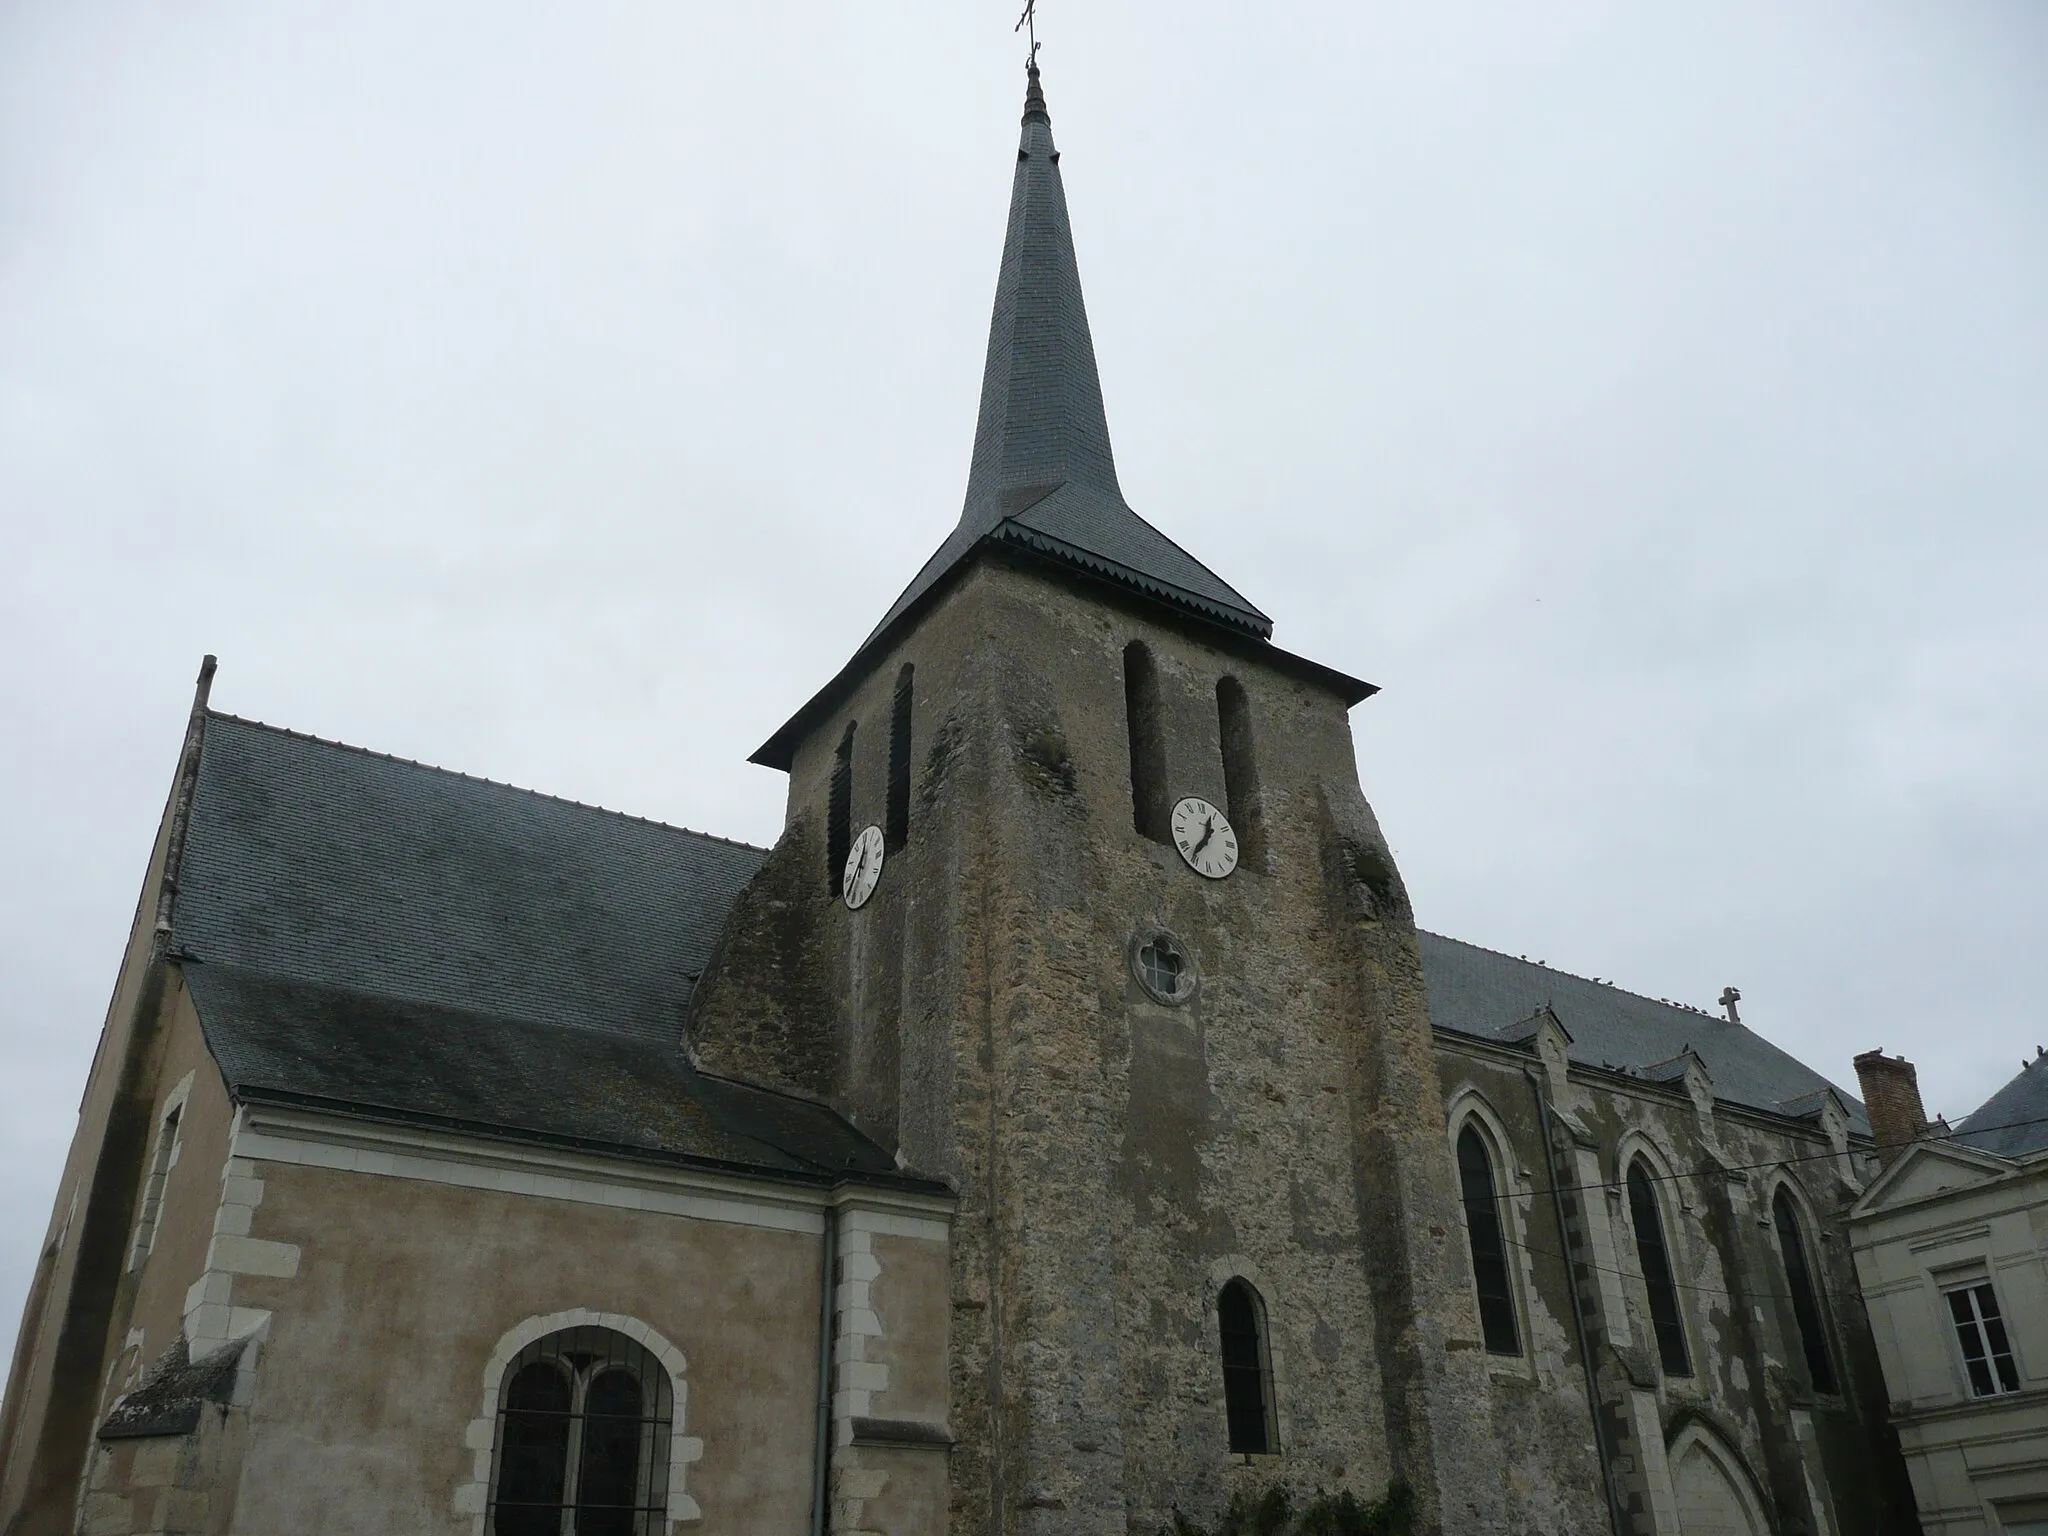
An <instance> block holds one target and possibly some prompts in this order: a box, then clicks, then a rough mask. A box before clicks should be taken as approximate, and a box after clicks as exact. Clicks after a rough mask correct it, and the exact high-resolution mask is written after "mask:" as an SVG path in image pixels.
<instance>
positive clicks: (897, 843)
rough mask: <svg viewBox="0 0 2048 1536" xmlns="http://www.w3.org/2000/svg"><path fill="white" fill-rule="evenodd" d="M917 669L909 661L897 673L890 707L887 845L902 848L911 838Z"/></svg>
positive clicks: (891, 849)
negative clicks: (912, 733) (912, 718)
mask: <svg viewBox="0 0 2048 1536" xmlns="http://www.w3.org/2000/svg"><path fill="white" fill-rule="evenodd" d="M916 679H917V671H916V669H915V668H914V667H912V666H911V665H910V663H909V662H907V661H906V662H905V663H904V664H903V667H902V670H900V671H899V672H898V673H897V674H896V688H895V693H894V696H893V697H892V698H891V700H890V708H889V807H888V813H887V815H886V816H885V817H884V819H883V826H882V836H883V847H884V848H886V849H887V850H888V851H889V852H890V853H896V852H898V851H900V850H901V849H902V848H903V847H904V846H905V845H906V844H907V843H909V841H910V711H911V704H912V700H913V698H914V697H915V693H914V690H915V685H916Z"/></svg>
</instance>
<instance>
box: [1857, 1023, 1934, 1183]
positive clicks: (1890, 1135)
mask: <svg viewBox="0 0 2048 1536" xmlns="http://www.w3.org/2000/svg"><path fill="white" fill-rule="evenodd" d="M1856 1081H1857V1082H1858V1083H1860V1084H1861V1085H1862V1087H1863V1105H1864V1108H1866V1109H1868V1110H1869V1111H1870V1130H1871V1134H1872V1135H1873V1136H1874V1137H1875V1138H1876V1140H1877V1160H1878V1161H1879V1162H1880V1163H1882V1164H1884V1166H1885V1167H1887V1168H1889V1167H1890V1166H1891V1165H1892V1159H1893V1158H1895V1157H1897V1156H1898V1155H1899V1152H1900V1150H1901V1149H1902V1148H1904V1147H1906V1146H1907V1145H1909V1144H1910V1143H1911V1142H1912V1141H1913V1140H1914V1138H1915V1137H1917V1136H1918V1135H1919V1134H1920V1132H1921V1130H1922V1128H1924V1127H1925V1126H1926V1124H1927V1111H1926V1110H1925V1109H1924V1108H1923V1107H1922V1106H1921V1103H1920V1074H1919V1073H1917V1072H1915V1071H1914V1070H1913V1063H1911V1062H1910V1061H1908V1060H1906V1058H1905V1057H1903V1056H1887V1055H1885V1053H1884V1047H1882V1046H1879V1047H1878V1048H1877V1049H1876V1050H1874V1051H1865V1052H1864V1053H1863V1054H1862V1055H1861V1056H1858V1057H1857V1058H1856Z"/></svg>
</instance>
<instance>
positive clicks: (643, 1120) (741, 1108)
mask: <svg viewBox="0 0 2048 1536" xmlns="http://www.w3.org/2000/svg"><path fill="white" fill-rule="evenodd" d="M765 856H766V855H765V853H764V852H763V850H761V849H759V848H752V847H748V846H747V845H745V844H742V843H732V842H727V841H724V840H723V839H720V838H714V837H706V836H704V835H703V834H701V833H696V832H689V831H684V830H682V829H680V828H676V827H669V826H664V825H662V824H660V823H658V822H651V821H642V820H639V819H637V818H635V817H631V816H623V815H620V814H618V813H616V812H612V811H604V810H599V809H596V808H594V807H591V806H586V805H578V804H576V803H574V802H572V801H567V800H557V799H553V798H551V797H549V796H546V795H539V794H534V793H532V792H530V791H527V790H521V789H513V788H511V787H509V786H507V785H503V784H497V783H493V782H491V781H489V780H485V779H475V778H469V777H467V776H465V775H462V774H458V773H450V772H447V771H445V770H443V769H438V768H430V767H426V766H424V765H422V764H419V763H411V762H406V761H404V760H402V759H398V758H391V757H384V756H381V755H379V754H377V753H373V752H366V751H363V750H361V749H359V748H355V747H348V746H342V745H340V744H338V743H335V742H330V741H322V740H319V739H317V738H314V737H310V736H301V735H298V734H297V733H295V732H291V731H283V730H279V729H277V728H275V727H272V726H266V725H260V724H257V723H255V722H253V721H248V720H240V719H237V718H235V717H234V716H231V715H219V714H209V715H208V716H207V717H206V719H205V722H204V735H203V738H202V747H201V752H200V758H199V773H198V779H197V783H196V786H195V789H194V793H193V800H192V810H191V818H190V823H189V827H188V831H187V833H186V843H185V852H184V857H183V860H182V862H181V864H180V866H179V873H178V892H177V901H176V905H175V908H174V919H173V924H172V933H171V939H170V952H171V953H172V954H174V955H176V956H178V957H179V958H180V959H181V961H182V962H183V964H184V972H185V977H186V984H187V986H188V988H189V989H190V991H191V994H192V998H193V1002H194V1004H195V1006H196V1007H197V1009H198V1012H199V1017H200V1022H201V1025H202V1027H203V1028H204V1030H205V1032H206V1038H207V1043H208V1046H209V1048H210V1049H211V1050H212V1052H213V1054H214V1057H215V1059H216V1060H217V1061H218V1062H219V1064H220V1067H221V1071H222V1074H223V1076H224V1077H225V1078H226V1079H227V1081H228V1084H229V1086H230V1087H231V1088H232V1089H233V1090H234V1091H235V1092H236V1094H237V1095H238V1096H240V1097H243V1098H245V1099H249V1098H254V1099H271V1100H278V1101H284V1102H292V1103H301V1104H308V1105H318V1106H324V1107H330V1108H335V1107H339V1108H348V1109H352V1110H357V1111H367V1112H371V1113H375V1114H378V1115H380V1116H387V1117H395V1118H399V1119H404V1120H410V1121H423V1122H427V1123H432V1124H439V1125H451V1126H460V1127H464V1128H467V1129H472V1130H481V1131H485V1132H501V1133H510V1134H514V1135H518V1136H522V1137H527V1138H539V1139H543V1140H550V1141H558V1142H568V1143H574V1144H577V1145H582V1146H593V1147H605V1148H612V1149H618V1150H624V1151H629V1152H633V1153H636V1154H640V1155H647V1156H656V1157H667V1158H687V1159H690V1160H696V1161H709V1162H714V1163H718V1164H720V1165H728V1166H736V1167H745V1168H751V1169H757V1170H767V1171H771V1172H775V1173H782V1174H798V1175H803V1176H818V1177H824V1176H827V1175H830V1176H835V1177H836V1176H838V1175H840V1174H842V1173H845V1172H848V1171H852V1172H854V1173H857V1174H860V1175H863V1176H874V1177H890V1178H893V1177H894V1176H895V1164H894V1161H893V1159H892V1158H891V1157H890V1155H889V1154H888V1153H886V1152H885V1151H883V1149H881V1148H880V1147H877V1146H876V1145H875V1144H874V1143H872V1142H870V1141H868V1140H867V1139H866V1138H865V1137H863V1136H861V1135H860V1134H859V1133H858V1132H856V1131H855V1130H853V1129H852V1127H850V1126H849V1125H847V1124H846V1123H845V1122H844V1121H843V1120H841V1119H840V1118H839V1117H838V1116H836V1115H834V1114H833V1113H831V1111H829V1110H827V1109H825V1108H823V1107H821V1106H819V1105H815V1104H811V1103H809V1102H806V1101H803V1100H798V1099H793V1098H789V1097H787V1096H784V1095H781V1094H776V1093H773V1092H770V1091H768V1090H765V1089H760V1088H754V1087H751V1086H748V1085H744V1084H738V1083H732V1082H729V1081H726V1080H723V1079H719V1078H715V1077H711V1076H709V1075H707V1074H704V1073H700V1072H698V1071H697V1070H696V1069H695V1068H693V1067H692V1066H691V1065H690V1063H689V1060H688V1058H687V1057H686V1056H685V1054H684V1052H683V1050H682V1048H681V1038H682V1019H683V1013H684V1009H685V1008H686V1007H687V1005H688V1002H689V996H690V990H691V986H692V983H693V981H694V979H695V977H696V976H697V975H698V974H699V973H700V972H701V971H702V969H703V967H704V965H705V962H706V961H707V960H708V958H709V957H710V954H711V949H712V946H713V945H714V943H715V942H716V941H717V938H718V934H719V932H720V930H721V929H722V928H723V926H724V924H725V920H726V916H727V914H728V913H729V912H730V911H731V908H732V903H733V901H734V900H735V898H736V897H737V896H738V894H739V891H740V889H741V887H742V886H744V885H745V884H746V882H747V880H748V879H749V878H751V877H752V875H753V873H754V871H755V870H756V869H757V868H758V867H759V866H760V863H761V860H762V859H763V858H764V857H765Z"/></svg>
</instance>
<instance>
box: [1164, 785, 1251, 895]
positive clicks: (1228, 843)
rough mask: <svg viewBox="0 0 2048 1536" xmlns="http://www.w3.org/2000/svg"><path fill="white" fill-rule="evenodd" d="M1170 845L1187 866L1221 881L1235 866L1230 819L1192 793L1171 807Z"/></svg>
mask: <svg viewBox="0 0 2048 1536" xmlns="http://www.w3.org/2000/svg"><path fill="white" fill-rule="evenodd" d="M1173 846H1174V847H1176V848H1178V849H1179V850H1180V856H1181V857H1182V858H1184V859H1186V860H1187V861H1188V868H1189V869H1192V870H1193V871H1194V872H1195V873H1196V874H1198V875H1207V876H1208V877H1209V878H1210V879H1211V880H1221V879H1222V878H1223V877H1224V876H1225V875H1227V874H1229V873H1230V872H1231V871H1232V870H1233V869H1235V868H1237V834H1236V833H1235V832H1233V831H1231V829H1230V818H1229V817H1227V816H1225V815H1224V814H1223V813H1222V812H1221V811H1219V810H1217V809H1216V807H1215V806H1213V805H1211V804H1210V803H1209V802H1208V801H1206V800H1198V799H1196V798H1195V797H1194V796H1192V795H1190V796H1189V797H1188V798H1187V799H1185V800H1183V801H1181V803H1180V804H1178V805H1176V806H1175V807H1174V808H1173Z"/></svg>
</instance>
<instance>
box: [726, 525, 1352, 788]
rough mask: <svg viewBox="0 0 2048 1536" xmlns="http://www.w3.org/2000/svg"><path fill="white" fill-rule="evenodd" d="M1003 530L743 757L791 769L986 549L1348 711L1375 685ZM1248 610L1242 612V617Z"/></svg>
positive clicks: (1055, 547)
mask: <svg viewBox="0 0 2048 1536" xmlns="http://www.w3.org/2000/svg"><path fill="white" fill-rule="evenodd" d="M1026 532H1029V531H1028V530H1027V531H1026ZM1001 533H1002V530H1001V529H1000V528H999V529H997V530H994V531H992V532H990V533H988V534H986V535H984V536H983V537H982V538H981V539H979V540H977V541H976V542H975V543H974V545H973V546H972V547H970V548H969V549H968V550H967V551H966V552H965V553H964V554H962V555H961V557H960V558H959V559H958V560H956V561H954V562H953V564H952V566H951V567H950V568H949V569H948V570H946V571H945V572H944V573H943V574H942V575H941V576H939V578H938V579H937V580H935V581H934V582H932V584H931V585H930V586H928V587H926V588H925V590H924V591H922V592H920V593H919V594H918V595H917V596H916V597H915V598H914V599H912V600H911V601H910V602H909V603H908V604H906V605H905V606H904V608H903V610H902V612H900V613H898V614H897V615H896V616H895V617H894V618H893V619H891V620H890V621H889V622H888V623H886V624H884V625H883V626H882V627H881V628H880V629H878V630H876V631H875V632H874V633H873V634H872V635H870V636H868V638H867V640H866V641H865V642H863V643H862V645H861V647H860V649H859V650H857V651H855V652H854V653H853V656H852V658H851V659H850V660H848V662H847V663H846V665H845V666H843V667H841V668H840V669H839V671H838V672H837V673H835V674H834V675H833V677H832V679H831V681H830V682H828V683H826V684H825V686H824V687H822V688H820V689H819V690H818V691H817V692H816V693H814V694H812V695H811V696H810V698H809V699H807V700H805V701H804V703H803V704H802V705H801V706H800V707H799V708H798V709H797V711H796V713H795V714H793V715H791V716H790V717H789V718H788V719H787V720H785V721H784V722H783V723H782V725H781V726H780V728H778V729H777V730H776V732H775V734H774V735H772V736H770V737H769V738H768V739H767V740H766V741H764V742H763V743H762V744H761V745H760V746H759V747H758V748H756V749H755V751H754V753H753V755H752V756H751V757H749V758H748V759H747V761H748V762H750V763H755V764H758V765H759V766H761V767H763V768H776V769H780V770H781V771H782V772H784V773H787V772H789V770H790V767H791V766H792V764H794V762H795V761H796V748H797V743H798V742H800V741H801V740H802V739H803V738H804V737H805V736H806V735H808V734H809V733H810V732H811V730H812V729H813V728H814V727H815V726H816V724H817V722H818V719H819V717H820V716H822V715H825V714H827V713H829V712H830V711H831V709H832V708H833V706H834V705H836V704H838V703H839V701H840V700H842V699H844V698H845V697H846V696H847V695H848V694H850V693H852V692H853V690H854V689H855V688H857V687H858V686H859V685H860V684H861V682H863V681H864V680H865V679H866V678H867V676H868V674H869V673H870V672H872V671H873V669H874V666H875V664H876V662H877V661H878V660H879V659H880V657H881V656H882V655H883V654H884V653H885V652H886V651H887V650H888V649H889V648H890V645H891V643H892V642H893V641H894V640H895V639H896V638H897V637H898V636H900V635H902V634H903V633H904V632H905V631H906V630H908V629H909V628H910V627H911V625H912V624H913V623H914V622H915V621H916V620H917V619H919V618H921V617H922V616H923V615H924V614H926V613H927V612H929V611H930V610H931V609H932V608H933V607H934V606H935V605H936V604H937V602H938V600H939V599H940V598H941V597H943V596H944V595H945V594H946V593H948V592H950V591H951V590H952V589H953V587H954V586H956V585H957V584H958V583H959V581H960V580H961V578H962V577H963V576H964V575H965V574H966V573H967V571H969V570H970V569H972V568H973V566H974V565H975V564H976V563H977V562H978V561H979V560H980V559H981V558H982V557H983V556H984V555H996V556H999V557H1005V558H1011V559H1015V560H1018V561H1019V562H1020V563H1029V564H1030V565H1032V566H1034V567H1036V568H1040V569H1052V570H1056V571H1058V572H1059V573H1060V574H1062V575H1064V576H1068V577H1072V578H1078V579H1080V580H1082V581H1087V582H1091V583H1095V584H1098V585H1101V586H1104V587H1107V588H1109V589H1111V590H1112V591H1114V592H1116V593H1117V594H1118V595H1120V596H1121V597H1123V598H1125V599H1127V600H1130V601H1132V602H1134V603H1135V604H1137V605H1138V606H1140V607H1142V608H1144V609H1146V610H1147V611H1149V612H1153V613H1160V612H1163V613H1166V614H1170V615H1171V616H1172V617H1173V618H1174V619H1175V620H1177V621H1179V622H1180V623H1183V624H1186V625H1188V626H1190V627H1193V628H1196V629H1197V630H1198V631H1199V632H1200V633H1201V635H1202V637H1203V638H1204V639H1207V640H1210V641H1212V642H1215V643H1217V644H1219V645H1220V646H1221V647H1222V648H1223V649H1225V650H1232V651H1236V652H1238V653H1239V654H1240V655H1247V656H1252V657H1255V658H1256V659H1257V660H1259V661H1261V662H1263V663H1265V664H1266V665H1268V666H1271V667H1274V668H1275V669H1277V670H1279V671H1281V672H1284V673H1286V674H1287V675H1289V676H1290V677H1296V678H1300V679H1301V680H1302V681H1304V682H1308V683H1312V684H1315V685H1316V686H1318V687H1321V688H1326V689H1328V690H1329V691H1330V692H1332V693H1334V694H1336V695H1338V696H1339V697H1340V698H1342V699H1343V701H1344V705H1345V708H1347V709H1348V708H1351V707H1352V706H1353V705H1356V704H1361V703H1363V702H1364V701H1365V700H1367V699H1369V698H1371V697H1372V696H1373V695H1374V694H1376V693H1378V692H1379V691H1380V690H1379V686H1378V685H1377V684H1376V683H1368V682H1365V681H1364V680H1362V679H1360V678H1356V677H1353V676H1351V675H1350V674H1349V673H1347V672H1339V671H1338V670H1337V669H1336V668H1335V667H1326V666H1324V665H1323V664H1322V663H1321V662H1319V661H1311V660H1309V659H1308V658H1307V657H1306V656H1297V655H1295V654H1294V653H1293V652H1292V651H1286V650H1282V649H1281V648H1280V647H1279V646H1277V645H1275V644H1273V642H1272V641H1271V640H1269V639H1267V638H1266V636H1267V635H1268V634H1270V633H1271V632H1272V622H1271V620H1268V619H1266V618H1265V616H1264V615H1263V614H1258V615H1257V616H1256V617H1257V619H1258V621H1259V622H1261V623H1262V624H1263V625H1264V629H1263V631H1261V630H1257V629H1253V628H1252V627H1251V626H1250V625H1249V624H1248V623H1246V622H1245V620H1243V619H1240V620H1237V621H1236V622H1230V621H1226V620H1225V618H1224V617H1223V615H1224V614H1225V613H1226V612H1229V610H1226V609H1225V608H1223V607H1222V605H1220V604H1215V603H1210V602H1207V601H1205V600H1203V599H1201V598H1199V597H1197V596H1195V595H1194V594H1191V593H1190V594H1180V595H1177V596H1169V595H1168V593H1169V590H1171V591H1174V592H1176V593H1177V592H1178V589H1168V588H1166V587H1165V586H1164V585H1163V584H1160V583H1157V582H1152V581H1140V580H1137V579H1134V576H1119V574H1118V573H1120V572H1123V571H1124V567H1122V566H1120V565H1117V564H1116V563H1115V562H1114V561H1109V560H1104V559H1102V557H1100V556H1090V557H1088V559H1087V560H1086V561H1083V560H1080V559H1078V558H1075V557H1073V556H1069V555H1067V554H1066V553H1065V551H1066V549H1067V547H1068V546H1066V545H1064V544H1063V543H1062V542H1061V541H1060V540H1058V539H1051V538H1047V537H1046V536H1045V535H1043V534H1038V533H1035V532H1030V533H1029V537H1021V536H1020V537H1001V536H1000V535H1001ZM1251 616H1252V615H1251V613H1250V612H1249V611H1247V614H1246V618H1250V617H1251Z"/></svg>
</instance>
